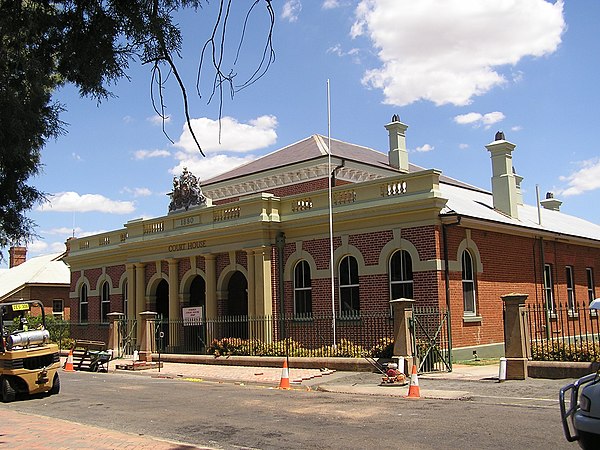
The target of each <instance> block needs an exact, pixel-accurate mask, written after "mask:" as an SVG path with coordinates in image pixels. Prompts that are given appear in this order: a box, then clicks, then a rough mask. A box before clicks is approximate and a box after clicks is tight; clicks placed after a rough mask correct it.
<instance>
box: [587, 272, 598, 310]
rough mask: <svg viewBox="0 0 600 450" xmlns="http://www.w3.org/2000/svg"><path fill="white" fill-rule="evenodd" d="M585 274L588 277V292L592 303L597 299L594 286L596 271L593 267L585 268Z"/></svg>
mask: <svg viewBox="0 0 600 450" xmlns="http://www.w3.org/2000/svg"><path fill="white" fill-rule="evenodd" d="M585 274H586V276H587V291H588V301H589V302H590V303H592V301H594V299H595V298H596V287H595V285H594V269H593V268H591V267H586V268H585Z"/></svg>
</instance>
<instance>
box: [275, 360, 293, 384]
mask: <svg viewBox="0 0 600 450" xmlns="http://www.w3.org/2000/svg"><path fill="white" fill-rule="evenodd" d="M278 389H291V388H290V373H289V371H288V365H287V360H285V359H284V360H283V369H281V381H280V382H279V388H278Z"/></svg>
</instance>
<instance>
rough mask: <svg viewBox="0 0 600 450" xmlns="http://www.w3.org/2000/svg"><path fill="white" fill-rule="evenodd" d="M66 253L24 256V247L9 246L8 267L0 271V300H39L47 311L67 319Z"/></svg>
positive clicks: (68, 285) (69, 273)
mask: <svg viewBox="0 0 600 450" xmlns="http://www.w3.org/2000/svg"><path fill="white" fill-rule="evenodd" d="M65 255H66V253H64V252H63V253H53V254H48V255H43V256H36V257H34V258H31V259H27V248H26V247H20V246H19V247H11V248H10V249H9V268H8V269H7V270H4V271H2V272H0V303H2V302H12V301H19V300H39V301H41V302H42V304H43V305H44V312H45V313H46V314H47V315H50V316H54V317H55V318H58V319H64V320H69V319H70V317H71V314H70V310H71V307H70V298H69V291H70V284H71V282H70V281H71V271H70V270H69V267H68V266H67V264H66V263H65V262H64V261H63V258H64V256H65Z"/></svg>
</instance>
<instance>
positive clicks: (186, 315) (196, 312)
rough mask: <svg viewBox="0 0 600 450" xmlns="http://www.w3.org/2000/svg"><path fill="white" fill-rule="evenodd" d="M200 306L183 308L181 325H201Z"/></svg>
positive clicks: (201, 314)
mask: <svg viewBox="0 0 600 450" xmlns="http://www.w3.org/2000/svg"><path fill="white" fill-rule="evenodd" d="M202 310H203V308H202V306H192V307H189V308H183V326H190V325H202V317H203V315H204V314H203V312H202Z"/></svg>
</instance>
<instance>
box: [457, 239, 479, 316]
mask: <svg viewBox="0 0 600 450" xmlns="http://www.w3.org/2000/svg"><path fill="white" fill-rule="evenodd" d="M465 256H466V257H467V258H469V262H470V267H465ZM473 259H474V258H473V255H472V254H471V252H470V251H469V250H463V252H462V255H461V257H460V265H461V279H462V290H463V315H464V316H466V317H472V316H477V290H476V289H477V283H476V280H475V262H474V260H473ZM469 271H470V273H469ZM467 303H470V304H469V305H468V304H467Z"/></svg>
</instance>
